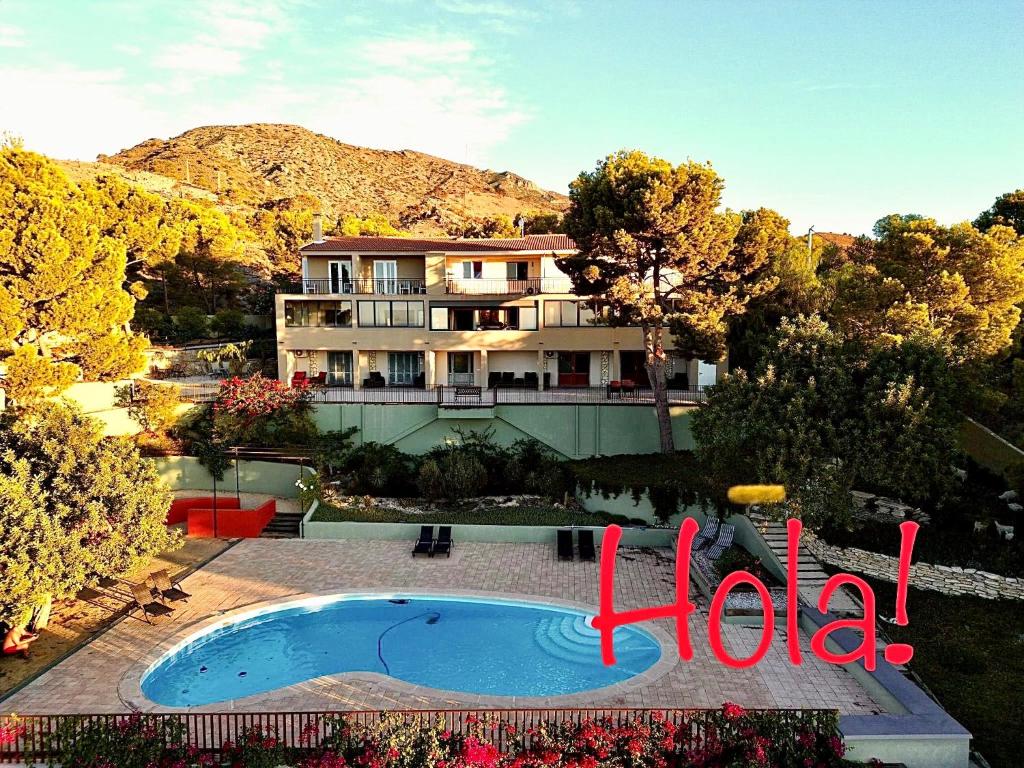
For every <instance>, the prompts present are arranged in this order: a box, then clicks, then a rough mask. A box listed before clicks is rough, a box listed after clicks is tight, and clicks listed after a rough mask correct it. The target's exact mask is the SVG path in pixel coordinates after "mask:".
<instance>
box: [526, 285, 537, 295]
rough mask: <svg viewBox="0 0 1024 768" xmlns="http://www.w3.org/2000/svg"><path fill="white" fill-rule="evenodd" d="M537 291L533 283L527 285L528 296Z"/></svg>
mask: <svg viewBox="0 0 1024 768" xmlns="http://www.w3.org/2000/svg"><path fill="white" fill-rule="evenodd" d="M536 292H537V289H536V288H534V287H533V286H532V285H530V286H527V288H526V295H527V296H533V294H535V293H536Z"/></svg>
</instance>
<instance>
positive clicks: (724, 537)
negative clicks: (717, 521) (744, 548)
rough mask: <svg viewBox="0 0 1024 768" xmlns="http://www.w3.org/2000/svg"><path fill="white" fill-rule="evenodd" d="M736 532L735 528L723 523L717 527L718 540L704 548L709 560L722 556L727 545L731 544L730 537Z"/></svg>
mask: <svg viewBox="0 0 1024 768" xmlns="http://www.w3.org/2000/svg"><path fill="white" fill-rule="evenodd" d="M735 532H736V529H735V528H734V527H733V526H731V525H727V524H725V523H722V526H721V528H719V529H718V540H717V541H715V543H714V544H712V545H711V546H709V547H708V548H707V549H705V550H704V554H705V555H707V558H708V559H709V560H717V559H718V558H720V557H721V556H722V553H723V552H725V550H727V549H728V548H729V547H731V546H732V537H733V534H734V533H735Z"/></svg>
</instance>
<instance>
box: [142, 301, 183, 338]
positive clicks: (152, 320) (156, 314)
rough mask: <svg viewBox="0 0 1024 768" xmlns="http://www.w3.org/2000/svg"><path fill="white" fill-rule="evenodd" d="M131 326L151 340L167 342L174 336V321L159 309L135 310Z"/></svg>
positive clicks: (143, 308) (144, 308) (145, 308)
mask: <svg viewBox="0 0 1024 768" xmlns="http://www.w3.org/2000/svg"><path fill="white" fill-rule="evenodd" d="M132 325H133V326H134V327H135V328H137V329H138V330H140V331H142V332H143V333H145V334H146V335H147V336H149V338H151V339H156V340H159V341H167V340H169V339H172V338H174V336H175V328H174V321H173V320H171V318H170V316H169V315H167V314H165V313H164V312H161V311H160V310H159V309H151V308H149V307H139V308H137V309H136V310H135V317H133V318H132Z"/></svg>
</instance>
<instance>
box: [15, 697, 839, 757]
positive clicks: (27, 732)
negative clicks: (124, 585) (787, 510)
mask: <svg viewBox="0 0 1024 768" xmlns="http://www.w3.org/2000/svg"><path fill="white" fill-rule="evenodd" d="M747 711H748V712H751V713H755V714H757V713H766V714H767V713H770V714H772V715H773V716H775V717H777V718H778V721H779V722H778V725H779V731H778V732H780V733H785V734H787V735H788V737H789V738H790V739H791V740H793V742H794V743H795V741H796V738H797V734H798V733H800V732H801V731H809V732H811V733H815V732H825V733H829V734H831V733H833V732H834V731H835V729H836V727H837V723H838V717H839V715H838V712H837V711H836V710H832V709H778V710H747ZM385 716H386V717H398V718H402V719H403V721H404V723H407V724H408V726H409V727H411V728H415V727H420V728H423V727H429V726H430V725H432V724H435V723H437V722H438V721H439V720H442V719H443V721H444V726H445V729H446V730H449V731H451V732H452V733H454V734H459V735H466V734H469V733H472V732H473V729H474V728H477V727H478V726H477V725H476V724H477V723H478V722H479V721H480V720H482V719H490V720H492V721H493V720H495V719H497V720H499V721H500V722H501V723H502V724H505V725H509V726H512V728H513V729H514V731H513V733H509V732H508V731H507V730H506V729H505V728H495V729H494V730H493V731H492V732H491V737H490V740H491V743H493V744H494V746H495V747H496V748H497V749H498V750H499V751H500V752H502V753H509V752H511V751H512V750H514V749H516V748H517V747H518V746H519V743H520V742H519V741H518V740H517V738H516V735H518V736H520V737H523V738H525V739H526V740H527V742H529V740H530V733H531V732H532V731H533V730H534V729H536V728H537V727H538V726H540V725H543V724H545V723H552V724H557V723H563V722H571V723H573V724H575V725H579V724H580V723H582V722H583V721H585V720H591V721H604V720H606V719H607V722H608V724H609V725H610V726H611V727H613V728H619V727H622V726H624V725H627V724H629V723H636V722H638V723H642V724H649V723H650V722H651V719H652V717H654V716H657V717H660V718H664V719H665V720H666V721H668V722H670V723H672V725H673V726H675V729H676V731H677V734H678V735H677V740H676V744H677V748H679V749H683V750H689V749H692V748H694V747H696V746H699V745H700V744H701V743H702V742H703V741H704V738H705V734H706V733H707V731H708V728H709V726H712V725H714V726H715V728H716V730H717V731H718V732H719V733H721V732H722V730H723V726H724V725H725V724H724V723H723V722H722V718H721V715H720V710H717V709H716V710H709V709H494V710H486V709H477V710H395V711H391V712H388V713H386V714H385V713H382V712H376V711H355V712H341V711H338V712H227V713H216V712H209V713H192V712H189V713H145V714H134V715H129V714H128V713H122V714H83V715H70V714H65V715H17V716H14V715H0V729H3V731H4V732H5V733H13V734H15V736H14V738H13V739H12V740H10V741H8V740H7V739H3V740H0V763H27V764H32V763H33V762H35V763H40V762H44V761H47V760H51V759H55V758H58V757H59V756H60V751H61V747H62V743H61V741H62V739H65V738H69V739H74V738H76V736H77V735H78V734H80V733H83V732H85V731H86V730H87V729H89V728H90V727H97V726H99V727H104V726H105V727H106V728H108V729H110V730H115V729H118V726H119V724H121V725H122V726H123V725H124V724H125V722H126V721H127V720H128V718H131V717H135V718H139V719H140V720H141V722H142V723H143V724H144V725H145V726H147V729H148V731H149V732H150V733H151V734H152V738H154V739H160V740H163V741H165V744H166V742H167V741H168V740H169V739H171V738H174V739H175V740H176V742H177V745H178V746H183V747H186V748H191V749H194V750H197V751H198V752H199V753H200V754H205V755H210V756H212V757H213V758H214V764H215V765H219V764H220V762H221V758H222V757H226V756H227V754H226V749H225V745H226V744H228V743H231V744H236V743H239V741H240V737H243V736H244V734H245V733H246V732H251V731H252V730H253V729H260V731H262V732H263V733H264V734H268V735H272V736H273V737H274V739H275V740H276V741H277V742H278V743H279V744H280V745H281V746H282V747H283V748H284V749H285V750H288V752H289V753H290V755H289V756H292V757H294V756H301V755H302V754H303V753H305V754H311V753H315V751H316V750H318V749H320V748H322V747H321V745H322V744H326V743H328V739H329V738H330V737H331V736H332V735H333V734H334V727H335V726H336V725H337V724H338V722H339V718H344V721H345V724H346V725H348V726H350V727H351V726H355V727H356V728H357V729H358V728H360V727H366V726H373V725H374V724H376V723H377V722H379V721H380V720H381V718H382V717H385ZM179 738H180V741H178V739H179ZM167 746H171V745H170V744H167ZM293 764H294V763H293Z"/></svg>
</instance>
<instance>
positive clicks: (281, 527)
mask: <svg viewBox="0 0 1024 768" xmlns="http://www.w3.org/2000/svg"><path fill="white" fill-rule="evenodd" d="M301 523H302V513H301V512H281V511H278V513H277V514H276V515H274V519H273V520H271V521H270V522H269V523H267V527H266V528H264V529H263V532H262V533H261V534H260V538H261V539H297V538H298V537H299V528H300V526H301Z"/></svg>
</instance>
